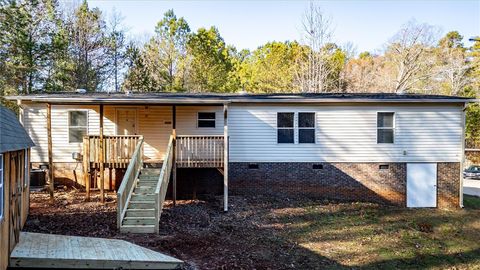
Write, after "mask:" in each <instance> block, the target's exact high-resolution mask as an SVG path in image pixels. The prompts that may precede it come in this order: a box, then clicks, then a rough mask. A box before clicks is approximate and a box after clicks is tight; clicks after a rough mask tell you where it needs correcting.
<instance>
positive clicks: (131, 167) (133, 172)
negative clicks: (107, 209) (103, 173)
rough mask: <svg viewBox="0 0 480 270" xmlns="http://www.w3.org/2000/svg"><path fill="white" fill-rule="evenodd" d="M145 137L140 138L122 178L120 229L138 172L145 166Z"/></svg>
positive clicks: (119, 198)
mask: <svg viewBox="0 0 480 270" xmlns="http://www.w3.org/2000/svg"><path fill="white" fill-rule="evenodd" d="M142 157H143V138H140V139H139V141H138V142H137V145H136V147H135V151H134V152H133V155H132V158H131V161H130V163H129V164H128V167H127V171H126V172H125V175H124V176H123V179H122V184H121V185H120V188H118V191H117V227H118V229H120V226H121V225H122V220H123V218H124V217H125V213H126V212H127V205H128V202H129V201H130V197H131V196H132V192H133V188H134V186H135V183H136V180H137V178H138V174H139V173H140V170H141V169H142V167H143V158H142Z"/></svg>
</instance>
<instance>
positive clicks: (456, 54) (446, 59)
mask: <svg viewBox="0 0 480 270" xmlns="http://www.w3.org/2000/svg"><path fill="white" fill-rule="evenodd" d="M439 58H440V65H439V66H438V67H437V69H436V70H437V72H438V78H439V79H440V80H442V81H446V82H447V83H448V86H449V88H450V91H451V92H450V93H448V94H450V95H459V94H460V92H461V91H462V90H463V89H464V88H465V86H467V85H468V84H470V83H471V78H470V76H468V72H469V71H470V69H471V66H470V64H469V63H468V61H467V58H466V55H465V51H464V49H463V48H449V47H447V48H440V52H439Z"/></svg>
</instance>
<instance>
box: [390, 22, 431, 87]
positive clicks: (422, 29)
mask: <svg viewBox="0 0 480 270" xmlns="http://www.w3.org/2000/svg"><path fill="white" fill-rule="evenodd" d="M435 40H436V29H435V28H434V27H433V26H431V25H428V24H418V23H416V22H415V21H414V20H412V21H410V22H408V23H407V24H405V25H404V26H403V27H402V29H401V30H400V31H399V32H398V33H397V34H396V35H395V36H394V37H393V38H392V39H391V41H390V42H389V43H388V47H387V51H386V53H385V55H386V57H387V61H390V62H391V63H392V64H393V65H394V67H395V68H394V70H395V74H394V76H395V79H394V84H393V89H394V90H395V92H396V93H403V92H405V91H407V90H410V89H412V88H413V87H414V85H415V84H416V83H417V82H419V81H421V80H425V79H427V78H428V77H430V76H431V75H432V74H431V73H430V70H429V67H430V66H431V65H430V64H432V63H433V61H432V60H433V59H432V58H431V57H428V54H429V50H430V49H431V47H432V45H433V43H434V42H435Z"/></svg>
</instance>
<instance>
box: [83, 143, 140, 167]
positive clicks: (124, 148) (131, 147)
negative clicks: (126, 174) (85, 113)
mask: <svg viewBox="0 0 480 270" xmlns="http://www.w3.org/2000/svg"><path fill="white" fill-rule="evenodd" d="M142 138H143V137H142V136H139V135H118V136H117V135H115V136H110V135H109V136H103V149H104V150H103V152H104V156H103V157H104V158H103V160H104V164H105V167H107V168H108V167H110V168H112V167H114V168H127V166H128V164H129V162H130V159H131V158H132V156H133V152H134V151H135V147H136V146H137V145H138V142H139V141H140V140H141V139H142ZM83 149H84V151H83V155H84V157H86V158H87V160H86V161H87V162H88V163H87V164H90V167H91V168H99V167H100V160H101V159H100V155H101V151H100V135H85V136H84V137H83ZM85 153H87V154H85Z"/></svg>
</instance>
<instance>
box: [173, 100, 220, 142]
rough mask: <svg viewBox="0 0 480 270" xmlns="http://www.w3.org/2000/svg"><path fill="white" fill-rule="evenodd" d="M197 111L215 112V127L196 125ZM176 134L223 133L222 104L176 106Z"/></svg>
mask: <svg viewBox="0 0 480 270" xmlns="http://www.w3.org/2000/svg"><path fill="white" fill-rule="evenodd" d="M199 112H215V127H214V128H201V127H198V126H197V117H198V113H199ZM177 135H223V106H177Z"/></svg>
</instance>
